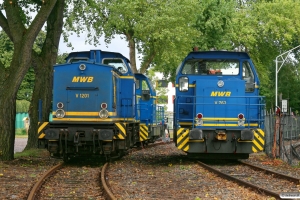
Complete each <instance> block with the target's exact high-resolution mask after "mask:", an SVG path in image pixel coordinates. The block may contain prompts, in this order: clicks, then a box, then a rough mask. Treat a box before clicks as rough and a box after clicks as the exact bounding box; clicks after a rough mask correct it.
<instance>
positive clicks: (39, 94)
mask: <svg viewBox="0 0 300 200" xmlns="http://www.w3.org/2000/svg"><path fill="white" fill-rule="evenodd" d="M64 5H65V0H58V1H57V3H56V5H55V7H54V8H53V10H52V12H51V14H50V16H49V18H48V20H47V35H46V39H45V42H44V44H43V48H42V52H41V54H40V55H36V54H35V53H34V54H33V55H34V56H33V58H34V63H33V65H34V66H35V77H36V78H35V85H34V90H33V96H32V101H31V103H30V108H29V118H30V127H29V134H28V141H27V145H26V147H25V149H26V150H27V149H30V148H37V145H38V133H37V131H38V122H45V121H49V113H50V110H51V105H52V104H51V100H52V82H53V65H54V64H55V63H56V58H57V54H58V46H59V40H60V36H61V33H62V27H63V10H64ZM39 99H41V100H42V110H41V112H42V119H41V120H39V107H38V106H39Z"/></svg>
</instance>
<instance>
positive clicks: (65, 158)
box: [63, 153, 70, 162]
mask: <svg viewBox="0 0 300 200" xmlns="http://www.w3.org/2000/svg"><path fill="white" fill-rule="evenodd" d="M69 160H70V157H69V155H68V154H66V153H64V154H63V161H64V162H68V161H69Z"/></svg>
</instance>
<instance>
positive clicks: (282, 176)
mask: <svg viewBox="0 0 300 200" xmlns="http://www.w3.org/2000/svg"><path fill="white" fill-rule="evenodd" d="M239 162H240V163H241V164H243V165H246V166H249V167H251V168H253V169H257V170H261V171H264V172H265V173H266V174H272V175H273V176H275V177H277V178H282V179H285V180H288V181H291V182H294V183H296V184H299V183H300V179H299V178H295V177H291V176H288V175H285V174H281V173H278V172H275V171H272V170H269V169H265V168H262V167H259V166H255V165H252V164H249V163H246V162H244V161H239Z"/></svg>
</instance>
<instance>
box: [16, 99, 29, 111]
mask: <svg viewBox="0 0 300 200" xmlns="http://www.w3.org/2000/svg"><path fill="white" fill-rule="evenodd" d="M29 106H30V102H29V101H26V100H17V105H16V111H17V113H23V112H28V110H29Z"/></svg>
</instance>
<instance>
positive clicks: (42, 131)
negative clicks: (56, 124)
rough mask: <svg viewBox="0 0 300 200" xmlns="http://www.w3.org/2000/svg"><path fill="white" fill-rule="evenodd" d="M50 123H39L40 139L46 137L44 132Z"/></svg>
mask: <svg viewBox="0 0 300 200" xmlns="http://www.w3.org/2000/svg"><path fill="white" fill-rule="evenodd" d="M48 124H49V122H43V123H41V122H38V138H39V139H43V138H44V137H45V135H46V134H45V133H44V130H45V129H46V128H47V126H48Z"/></svg>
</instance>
